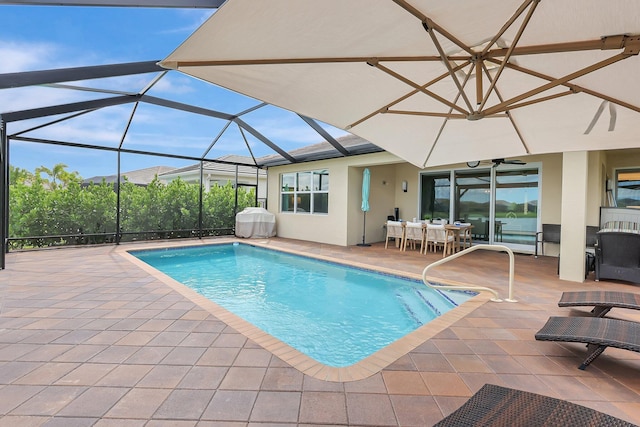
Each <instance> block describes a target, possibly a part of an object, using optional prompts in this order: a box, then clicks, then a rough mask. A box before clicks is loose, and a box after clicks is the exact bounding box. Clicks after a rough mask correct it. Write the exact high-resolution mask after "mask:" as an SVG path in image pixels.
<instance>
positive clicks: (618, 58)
mask: <svg viewBox="0 0 640 427" xmlns="http://www.w3.org/2000/svg"><path fill="white" fill-rule="evenodd" d="M626 58H629V55H627V54H625V53H619V54H617V55H614V56H612V57H611V58H608V59H605V60H603V61H600V62H597V63H595V64H593V65H591V66H589V67H585V68H583V69H581V70H578V71H576V72H573V73H571V74H567V75H566V76H564V77H561V78H559V79H555V80H553V81H551V82H549V83H547V84H545V85H542V86H540V87H538V88H535V89H532V90H530V91H527V92H525V93H523V94H520V95H518V96H514V97H513V98H511V99H509V100H507V101H503V102H501V103H500V104H497V105H494V106H493V107H491V108H488V109H487V110H485V111H484V114H485V115H491V114H494V113H496V112H501V111H504V110H506V109H507V107H509V106H510V105H511V104H515V103H516V102H518V101H522V100H523V99H526V98H530V97H532V96H534V95H537V94H539V93H541V92H544V91H546V90H549V89H553V88H554V87H556V86H560V85H563V84H565V83H567V82H569V81H570V80H573V79H576V78H578V77H581V76H584V75H585V74H589V73H591V72H594V71H597V70H599V69H601V68H604V67H606V66H608V65H611V64H615V63H616V62H618V61H621V60H623V59H626Z"/></svg>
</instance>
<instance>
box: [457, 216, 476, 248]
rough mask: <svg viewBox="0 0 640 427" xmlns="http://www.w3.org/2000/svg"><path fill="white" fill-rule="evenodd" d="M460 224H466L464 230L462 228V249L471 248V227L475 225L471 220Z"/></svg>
mask: <svg viewBox="0 0 640 427" xmlns="http://www.w3.org/2000/svg"><path fill="white" fill-rule="evenodd" d="M460 225H463V226H466V227H465V228H463V229H462V230H460V250H461V251H462V250H465V249H467V248H470V247H471V245H472V244H473V243H472V241H471V229H472V228H473V225H472V224H471V223H470V222H463V223H461V224H460Z"/></svg>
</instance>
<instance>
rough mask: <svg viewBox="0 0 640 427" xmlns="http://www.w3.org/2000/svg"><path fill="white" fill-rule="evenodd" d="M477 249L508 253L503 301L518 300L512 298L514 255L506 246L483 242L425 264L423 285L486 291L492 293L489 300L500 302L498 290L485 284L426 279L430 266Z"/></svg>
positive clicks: (435, 287)
mask: <svg viewBox="0 0 640 427" xmlns="http://www.w3.org/2000/svg"><path fill="white" fill-rule="evenodd" d="M478 249H486V250H490V251H498V252H506V253H507V254H508V255H509V298H507V299H505V301H507V302H518V300H516V299H514V298H513V276H514V270H515V261H514V260H515V257H514V255H513V251H512V250H511V249H509V248H508V247H506V246H503V245H485V244H480V245H475V246H471V247H470V248H467V249H465V250H463V251H462V252H458V253H455V254H453V255H451V256H448V257H446V258H442V259H441V260H438V261H436V262H434V263H432V264H429V265H427V266H426V267H425V268H424V270H422V281H423V282H424V284H425V285H427V286H429V287H430V288H433V289H438V290H450V289H454V290H460V289H465V290H472V291H487V292H491V293H492V294H493V295H494V298H491V301H495V302H501V301H502V299H501V298H500V295H499V294H498V292H497V291H496V290H494V289H491V288H487V287H485V286H475V285H469V284H464V283H461V284H460V285H440V284H434V283H430V282H429V281H428V280H427V271H429V270H430V269H431V268H433V267H437V266H439V265H441V264H444V263H445V262H449V261H453V260H454V259H456V258H460V257H461V256H463V255H466V254H468V253H471V252H473V251H477V250H478ZM437 280H438V281H447V280H446V279H444V280H443V279H440V278H438V279H437Z"/></svg>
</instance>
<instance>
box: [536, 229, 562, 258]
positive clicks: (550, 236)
mask: <svg viewBox="0 0 640 427" xmlns="http://www.w3.org/2000/svg"><path fill="white" fill-rule="evenodd" d="M545 243H558V244H559V243H560V225H559V224H542V231H538V232H537V233H536V241H535V254H534V256H535V258H538V245H541V248H542V255H544V244H545Z"/></svg>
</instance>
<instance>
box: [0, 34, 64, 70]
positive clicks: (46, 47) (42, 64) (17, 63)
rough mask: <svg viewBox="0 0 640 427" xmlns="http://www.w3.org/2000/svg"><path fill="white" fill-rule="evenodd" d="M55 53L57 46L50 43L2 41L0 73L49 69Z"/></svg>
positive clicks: (0, 46)
mask: <svg viewBox="0 0 640 427" xmlns="http://www.w3.org/2000/svg"><path fill="white" fill-rule="evenodd" d="M57 52H58V48H57V46H55V45H54V44H50V43H44V42H41V43H26V42H15V41H3V42H2V44H0V58H2V61H0V73H16V72H20V71H33V70H42V69H46V68H50V65H51V63H52V61H54V60H55V57H56V55H57Z"/></svg>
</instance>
